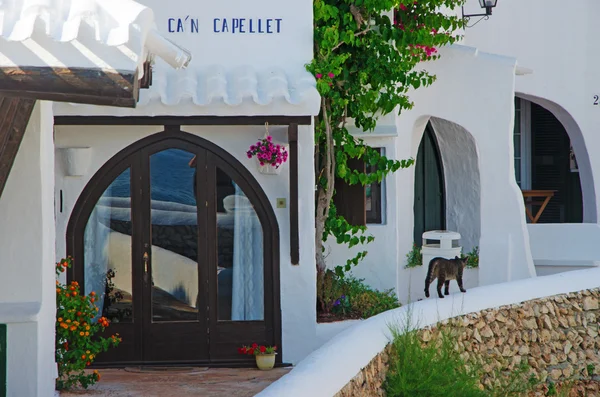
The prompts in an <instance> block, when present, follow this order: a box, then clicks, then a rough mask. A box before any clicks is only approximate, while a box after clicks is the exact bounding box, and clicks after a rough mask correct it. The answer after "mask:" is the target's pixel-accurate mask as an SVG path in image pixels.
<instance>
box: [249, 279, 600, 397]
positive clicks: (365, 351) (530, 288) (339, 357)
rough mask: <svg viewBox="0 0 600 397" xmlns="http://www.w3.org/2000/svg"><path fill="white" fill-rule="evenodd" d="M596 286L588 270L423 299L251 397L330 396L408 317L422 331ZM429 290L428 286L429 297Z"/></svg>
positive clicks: (372, 321) (350, 332)
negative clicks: (448, 321)
mask: <svg viewBox="0 0 600 397" xmlns="http://www.w3.org/2000/svg"><path fill="white" fill-rule="evenodd" d="M598 286H600V269H599V268H594V269H586V270H578V271H571V272H566V273H560V274H555V275H551V276H544V277H535V278H529V279H524V280H518V281H512V282H508V283H502V284H495V285H488V286H483V287H477V288H473V289H470V290H468V291H467V293H466V294H461V293H457V294H453V295H450V296H447V297H446V298H445V299H438V298H429V299H426V300H423V301H419V302H415V303H413V304H411V305H406V306H403V307H401V308H398V309H395V310H390V311H388V312H385V313H381V314H379V315H377V316H375V317H371V318H369V319H368V320H365V321H361V322H359V323H357V324H356V325H353V326H352V327H350V328H348V329H346V330H345V331H343V332H341V333H340V334H339V335H337V336H335V337H334V338H333V339H332V340H330V341H329V342H327V343H326V344H325V345H323V346H322V347H321V348H320V349H318V350H316V351H314V352H313V353H311V354H310V355H309V356H308V357H306V358H305V359H304V360H302V361H301V362H300V363H298V365H297V366H296V367H295V368H294V369H293V370H292V371H290V373H289V374H287V375H285V376H283V377H282V378H280V379H279V380H278V381H276V382H275V383H273V384H271V385H270V386H269V387H267V388H266V389H265V390H263V391H262V392H261V393H259V394H257V395H256V396H260V397H281V396H285V397H306V396H311V397H320V396H323V397H330V396H333V395H335V394H336V393H337V392H338V391H339V390H340V389H342V387H344V386H345V385H346V384H347V383H348V382H349V381H350V380H351V379H352V378H353V377H354V376H355V375H356V374H358V372H359V371H360V370H361V369H362V368H363V367H365V366H366V365H367V364H368V363H369V362H370V361H371V360H372V359H373V358H374V357H375V356H376V355H377V354H378V353H380V352H381V351H382V350H383V349H384V348H385V346H386V345H387V343H388V341H389V339H388V338H389V334H390V332H389V326H390V325H393V324H399V325H401V324H404V323H405V321H406V316H407V315H408V314H410V315H412V318H413V322H412V323H413V324H415V323H418V324H419V326H421V327H425V326H428V325H432V324H435V323H436V322H438V321H442V320H446V319H448V318H451V317H455V316H458V315H462V314H468V313H472V312H479V311H481V310H485V309H490V308H495V307H499V306H504V305H510V304H515V303H520V302H523V301H527V300H532V299H536V298H544V297H547V296H552V295H558V294H564V293H569V292H577V291H580V290H585V289H592V288H597V287H598ZM434 289H435V286H432V288H431V291H432V295H433V294H435V292H434ZM409 308H410V309H411V310H409Z"/></svg>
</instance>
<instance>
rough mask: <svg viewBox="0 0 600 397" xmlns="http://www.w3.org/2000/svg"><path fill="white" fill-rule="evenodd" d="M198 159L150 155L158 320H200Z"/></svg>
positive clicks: (174, 152) (183, 154)
mask: <svg viewBox="0 0 600 397" xmlns="http://www.w3.org/2000/svg"><path fill="white" fill-rule="evenodd" d="M193 158H194V154H193V153H190V152H187V151H184V150H180V149H167V150H163V151H161V152H158V153H155V154H153V155H151V156H150V200H151V201H150V214H151V215H150V217H151V226H150V227H151V230H152V241H151V244H152V252H151V258H152V321H153V322H161V321H198V307H199V305H198V303H199V302H198V296H199V295H198V293H199V280H198V211H197V206H196V198H195V194H194V178H195V172H194V170H195V167H194V168H192V167H190V163H191V161H192V159H193Z"/></svg>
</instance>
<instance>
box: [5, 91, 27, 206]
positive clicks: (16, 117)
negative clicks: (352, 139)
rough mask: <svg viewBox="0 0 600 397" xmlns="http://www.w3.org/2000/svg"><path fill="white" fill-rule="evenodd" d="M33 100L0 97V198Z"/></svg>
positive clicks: (21, 138) (19, 144)
mask: <svg viewBox="0 0 600 397" xmlns="http://www.w3.org/2000/svg"><path fill="white" fill-rule="evenodd" d="M34 105H35V100H33V99H21V98H5V97H0V197H1V196H2V191H3V190H4V186H5V185H6V181H7V180H8V176H9V175H10V170H11V169H12V166H13V164H14V162H15V158H16V157H17V152H18V151H19V146H21V141H22V140H23V135H25V129H27V124H29V118H30V117H31V113H32V112H33V107H34Z"/></svg>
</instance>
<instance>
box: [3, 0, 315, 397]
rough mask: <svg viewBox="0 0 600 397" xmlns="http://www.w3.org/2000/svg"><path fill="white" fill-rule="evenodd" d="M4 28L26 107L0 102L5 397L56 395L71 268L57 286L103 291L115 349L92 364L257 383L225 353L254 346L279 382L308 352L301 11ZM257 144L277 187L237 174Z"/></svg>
mask: <svg viewBox="0 0 600 397" xmlns="http://www.w3.org/2000/svg"><path fill="white" fill-rule="evenodd" d="M139 3H141V4H139ZM0 21H2V23H0V26H1V28H0V62H1V65H0V66H1V67H2V75H1V76H0V77H1V79H0V91H1V92H2V94H6V95H16V96H26V97H28V98H31V99H15V100H14V101H13V100H9V99H4V100H3V102H2V103H0V108H1V109H2V110H3V111H5V113H2V114H3V115H4V114H7V117H8V119H7V121H8V123H5V124H0V128H1V129H0V138H2V139H6V140H7V141H8V143H9V146H8V148H9V149H11V150H12V152H14V153H13V157H12V158H11V161H5V162H4V163H2V167H7V168H8V170H10V173H9V172H7V171H8V170H7V169H4V168H2V167H0V169H3V170H4V171H5V172H4V174H3V175H5V176H6V175H8V180H7V181H6V186H5V189H4V192H3V194H2V197H1V199H0V219H2V222H1V223H0V228H2V235H3V238H2V239H1V242H0V252H2V253H3V255H2V259H1V260H0V263H1V264H2V268H3V269H4V270H5V272H6V274H7V275H8V277H5V278H3V281H1V282H0V283H2V284H1V285H2V290H1V292H0V302H1V304H0V324H7V327H6V328H7V330H6V332H5V335H4V336H3V335H0V342H1V341H2V340H3V338H4V340H5V342H6V343H5V345H3V346H2V349H0V351H1V353H2V354H4V355H5V357H6V358H5V359H6V360H7V362H6V365H4V364H3V362H2V360H0V375H1V374H2V373H4V371H6V376H5V377H4V379H6V390H7V395H10V396H20V397H21V396H22V397H26V396H49V395H53V390H54V378H55V376H56V364H55V362H54V327H55V292H54V289H55V285H54V283H55V282H54V280H55V276H54V266H53V264H54V262H55V260H58V259H60V258H62V257H65V256H66V255H72V256H74V258H75V259H74V260H75V265H74V268H73V269H72V271H71V272H69V274H68V275H67V277H66V280H65V279H63V280H62V281H71V280H77V281H79V282H80V284H81V285H82V286H83V287H82V288H83V289H84V290H85V293H86V294H88V293H90V292H91V291H96V293H97V294H98V295H102V294H104V293H105V292H107V290H106V289H105V288H104V287H103V286H102V280H103V278H104V277H105V275H106V274H107V273H114V277H113V278H112V279H111V281H112V284H113V285H112V292H111V291H109V292H110V294H109V296H110V298H111V299H108V298H106V299H103V300H102V299H101V300H100V307H101V310H102V313H103V314H104V315H105V316H107V317H109V319H110V320H112V325H111V327H110V328H109V329H110V331H111V332H112V333H114V332H118V333H120V334H121V336H122V337H123V343H122V344H121V345H120V346H119V347H118V348H116V349H114V350H112V351H110V352H109V353H106V354H105V355H103V356H101V357H99V358H98V361H97V362H96V363H97V364H98V365H105V366H106V365H109V366H110V365H117V364H120V365H122V364H127V365H131V364H136V363H138V364H150V363H180V364H186V365H189V364H191V363H196V364H201V365H217V364H240V363H242V364H243V363H244V362H247V363H249V364H251V363H252V362H253V361H252V358H251V357H248V356H242V355H239V354H238V351H237V349H238V347H241V346H242V345H243V344H251V343H253V342H257V343H261V344H272V345H273V344H276V345H278V350H279V352H280V354H279V355H278V362H280V363H281V362H285V363H294V362H297V361H298V360H300V359H301V358H303V357H304V356H305V355H306V354H307V353H308V352H310V351H311V350H312V349H313V348H314V346H313V343H314V336H315V333H316V329H315V326H316V323H315V318H316V314H315V307H316V305H315V303H314V297H315V279H316V275H315V265H314V256H315V254H314V238H313V236H314V220H313V219H312V217H307V216H299V214H310V213H313V212H314V199H313V195H314V194H313V191H314V189H313V186H314V172H313V169H312V167H306V166H303V165H304V164H312V163H313V128H312V116H314V115H315V114H316V113H317V112H318V109H319V105H320V97H319V95H318V93H317V91H316V88H315V86H316V82H315V79H314V77H313V76H312V75H311V74H309V73H308V72H307V71H306V70H305V64H307V63H308V62H310V60H311V58H312V51H313V43H312V29H313V26H312V3H311V2H310V1H296V2H292V3H289V4H288V3H286V4H283V3H281V2H278V1H275V0H263V1H261V2H260V3H259V4H254V3H248V2H244V1H238V0H236V1H234V2H233V3H232V2H220V3H215V4H212V5H210V7H208V8H207V6H206V5H204V4H201V3H199V2H197V1H191V0H186V1H180V2H175V3H174V2H164V1H158V0H144V1H141V2H138V3H136V2H133V1H113V0H108V1H105V0H102V1H99V0H86V1H79V2H73V3H65V4H63V2H58V1H46V0H28V1H16V2H15V1H9V2H4V3H3V4H2V5H0ZM154 23H155V25H154ZM153 26H156V28H153ZM165 39H166V40H165ZM174 43H176V44H174ZM184 49H185V50H184ZM186 50H187V51H189V53H190V54H191V62H190V56H189V55H190V54H188V53H187V52H186ZM155 55H156V56H155ZM147 60H153V61H154V64H153V66H152V70H151V72H152V74H151V75H150V74H149V72H150V69H149V68H148V66H149V64H148V63H146V61H147ZM181 66H187V68H186V69H185V70H183V69H182V70H175V69H173V67H175V68H179V67H181ZM16 69H18V70H25V71H30V72H32V73H33V74H35V73H38V75H36V76H34V77H33V78H30V80H27V79H26V78H25V79H22V80H18V79H19V78H20V77H19V75H18V73H16V74H15V72H14V71H15V70H16ZM40 71H41V72H40ZM67 72H68V73H70V74H71V75H75V77H74V79H75V80H69V78H70V75H68V76H67V78H66V79H61V77H64V76H65V75H64V73H67ZM44 73H46V74H44ZM61 73H63V74H61ZM78 73H79V74H78ZM47 75H50V78H49V79H44V78H46V77H47ZM15 76H16V77H15ZM39 76H41V77H39ZM27 78H29V77H28V76H27ZM77 79H79V80H77ZM23 81H25V83H27V84H29V85H23ZM19 84H21V85H19ZM86 84H87V85H86ZM140 86H141V87H142V89H141V90H140V89H139V88H140ZM146 86H149V87H148V88H146ZM29 87H33V88H35V90H33V91H32V90H31V89H27V88H29ZM57 87H58V88H57ZM61 90H62V91H61ZM94 90H95V91H94ZM25 91H27V92H25ZM35 99H45V100H53V101H56V102H38V103H37V104H36V105H35V108H34V100H35ZM19 101H21V102H19ZM59 101H60V102H59ZM23 104H25V105H28V106H29V107H25V106H24V105H23ZM103 105H113V106H103ZM18 106H21V108H22V109H23V110H20V111H19V112H16V113H15V114H14V115H13V113H14V109H15V108H16V107H18ZM115 106H120V107H115ZM5 107H6V109H5ZM32 109H33V113H32V114H31V118H29V113H27V111H29V112H31V110H32ZM10 111H13V113H10ZM28 120H29V121H28ZM25 127H27V128H26V130H25ZM19 128H20V130H19ZM13 130H14V131H13ZM19 131H20V132H21V135H20V136H17V135H18V134H17V132H19ZM23 132H24V133H23ZM267 133H268V134H270V135H271V136H272V137H273V140H274V141H275V143H279V144H281V145H284V146H285V147H286V148H287V151H288V152H289V159H288V161H287V162H286V163H285V164H284V165H283V166H282V167H280V169H279V171H280V174H278V175H271V174H268V173H267V174H264V173H261V172H259V166H258V162H257V161H256V159H254V158H252V159H248V158H247V156H246V152H247V151H248V149H249V147H250V145H252V144H254V143H256V142H257V140H258V139H261V138H263V137H264V136H265V135H267ZM11 134H12V135H11ZM21 136H22V142H20V138H21ZM13 141H15V143H13ZM19 144H20V147H19ZM3 145H4V141H0V148H2V149H3V150H4V148H3ZM17 148H19V150H18V152H17ZM9 152H10V151H9V150H8V149H7V150H5V152H4V153H3V156H5V157H3V159H7V158H8V157H6V156H7V153H9ZM13 158H14V164H11V163H12V159H13ZM11 165H12V169H11ZM299 165H300V166H299ZM0 179H1V178H0ZM298 181H301V183H299V182H298ZM194 186H196V187H197V189H194ZM307 297H310V298H311V299H307ZM0 331H2V328H1V327H0ZM4 346H8V347H7V349H4ZM1 383H2V376H0V384H1ZM0 394H1V393H0Z"/></svg>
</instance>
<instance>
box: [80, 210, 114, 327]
mask: <svg viewBox="0 0 600 397" xmlns="http://www.w3.org/2000/svg"><path fill="white" fill-rule="evenodd" d="M107 212H108V213H107ZM107 219H108V220H109V219H110V207H98V206H95V207H94V210H93V211H92V214H91V215H90V218H89V220H88V223H87V225H86V227H85V235H84V247H85V248H84V249H85V251H84V261H85V271H84V273H85V281H84V282H85V284H84V285H85V293H86V295H88V294H89V293H90V292H92V291H95V292H96V295H97V296H98V297H99V299H98V300H97V301H96V302H95V303H96V305H97V306H98V315H97V316H96V317H99V316H100V315H101V314H102V307H103V306H104V291H105V285H106V272H107V271H108V260H109V258H108V252H107V248H108V235H109V233H110V229H109V228H108V227H106V226H104V225H103V222H106V221H107Z"/></svg>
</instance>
